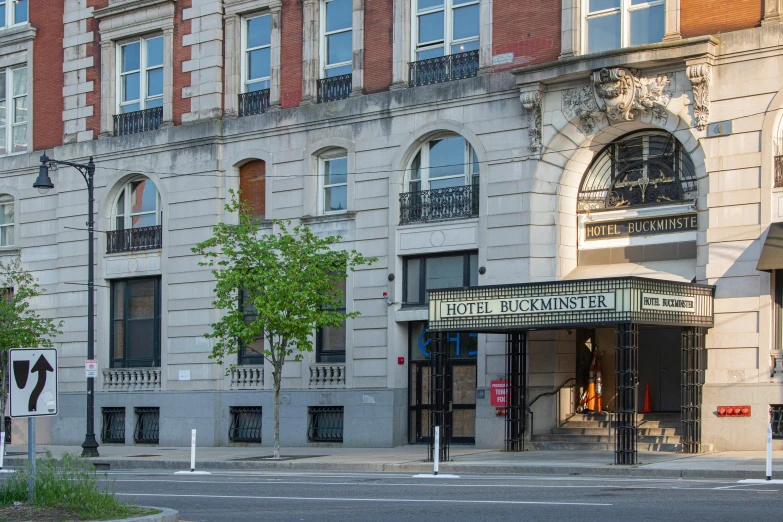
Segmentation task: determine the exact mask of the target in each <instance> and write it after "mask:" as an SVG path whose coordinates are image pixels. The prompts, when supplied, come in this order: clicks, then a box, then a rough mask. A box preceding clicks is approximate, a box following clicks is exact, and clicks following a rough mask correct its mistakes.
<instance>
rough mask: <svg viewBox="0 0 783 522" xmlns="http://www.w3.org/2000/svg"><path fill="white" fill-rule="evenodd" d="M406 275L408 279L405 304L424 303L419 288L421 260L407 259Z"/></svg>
mask: <svg viewBox="0 0 783 522" xmlns="http://www.w3.org/2000/svg"><path fill="white" fill-rule="evenodd" d="M405 274H406V278H407V285H406V295H405V302H407V303H420V302H421V301H422V299H421V289H420V288H419V278H420V275H421V260H420V259H418V258H412V259H406V260H405Z"/></svg>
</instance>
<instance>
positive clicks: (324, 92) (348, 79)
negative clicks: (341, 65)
mask: <svg viewBox="0 0 783 522" xmlns="http://www.w3.org/2000/svg"><path fill="white" fill-rule="evenodd" d="M352 85H353V75H352V74H342V75H340V76H332V77H331V78H321V79H320V80H318V85H317V90H318V103H325V102H330V101H335V100H344V99H345V98H347V97H348V96H349V95H350V94H351V87H352Z"/></svg>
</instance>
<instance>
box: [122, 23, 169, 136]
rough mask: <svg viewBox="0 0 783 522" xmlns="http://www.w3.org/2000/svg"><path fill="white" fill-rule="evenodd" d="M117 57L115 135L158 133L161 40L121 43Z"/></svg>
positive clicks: (160, 119)
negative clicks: (156, 130)
mask: <svg viewBox="0 0 783 522" xmlns="http://www.w3.org/2000/svg"><path fill="white" fill-rule="evenodd" d="M117 53H118V56H117V65H118V71H117V78H118V81H117V89H118V95H117V113H116V114H115V115H114V135H115V136H123V135H126V134H134V133H137V132H144V131H148V130H154V129H159V128H160V127H161V125H162V123H163V36H156V37H150V38H137V39H135V40H132V41H129V42H126V43H123V44H121V45H119V46H118V47H117Z"/></svg>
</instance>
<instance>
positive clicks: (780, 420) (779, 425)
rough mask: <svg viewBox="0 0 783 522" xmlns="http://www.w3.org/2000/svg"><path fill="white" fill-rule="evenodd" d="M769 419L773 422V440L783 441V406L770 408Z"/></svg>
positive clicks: (774, 405)
mask: <svg viewBox="0 0 783 522" xmlns="http://www.w3.org/2000/svg"><path fill="white" fill-rule="evenodd" d="M769 418H770V422H772V438H773V439H783V404H773V405H771V406H770V407H769Z"/></svg>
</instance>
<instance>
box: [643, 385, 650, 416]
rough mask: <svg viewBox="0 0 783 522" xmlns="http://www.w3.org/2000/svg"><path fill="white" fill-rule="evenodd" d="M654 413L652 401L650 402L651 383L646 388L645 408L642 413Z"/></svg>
mask: <svg viewBox="0 0 783 522" xmlns="http://www.w3.org/2000/svg"><path fill="white" fill-rule="evenodd" d="M651 411H652V401H650V383H649V382H648V383H647V385H646V386H645V387H644V408H643V409H642V413H650V412H651Z"/></svg>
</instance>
